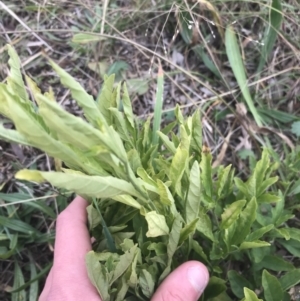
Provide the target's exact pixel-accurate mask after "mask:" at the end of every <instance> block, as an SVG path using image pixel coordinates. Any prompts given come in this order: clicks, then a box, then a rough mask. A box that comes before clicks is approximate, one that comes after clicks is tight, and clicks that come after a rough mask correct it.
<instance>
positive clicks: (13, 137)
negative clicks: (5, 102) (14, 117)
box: [0, 124, 30, 146]
mask: <svg viewBox="0 0 300 301" xmlns="http://www.w3.org/2000/svg"><path fill="white" fill-rule="evenodd" d="M0 139H1V140H4V141H8V142H13V143H17V144H22V145H27V146H30V142H28V141H27V139H26V138H25V136H23V135H22V134H21V133H19V132H17V131H15V130H10V129H6V128H5V127H4V126H3V125H2V124H0Z"/></svg>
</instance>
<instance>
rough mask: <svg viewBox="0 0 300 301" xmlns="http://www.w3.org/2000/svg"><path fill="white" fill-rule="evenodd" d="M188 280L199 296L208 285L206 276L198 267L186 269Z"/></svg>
mask: <svg viewBox="0 0 300 301" xmlns="http://www.w3.org/2000/svg"><path fill="white" fill-rule="evenodd" d="M187 274H188V280H189V282H190V284H191V285H192V286H193V288H194V289H195V290H196V292H197V293H198V294H199V296H200V295H201V294H202V293H203V291H204V289H205V288H206V285H207V283H208V275H207V273H206V272H205V271H203V269H201V268H200V267H197V266H194V267H190V268H189V269H188V272H187Z"/></svg>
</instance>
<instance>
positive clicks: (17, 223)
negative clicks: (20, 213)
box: [0, 215, 41, 235]
mask: <svg viewBox="0 0 300 301" xmlns="http://www.w3.org/2000/svg"><path fill="white" fill-rule="evenodd" d="M0 225H1V226H3V227H6V228H8V229H11V230H14V231H16V232H21V233H25V234H36V235H41V234H40V233H39V231H38V230H36V229H35V228H33V227H32V226H31V225H29V224H27V223H25V222H23V221H21V220H19V219H13V218H8V217H6V216H1V215H0Z"/></svg>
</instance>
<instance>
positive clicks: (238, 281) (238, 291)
mask: <svg viewBox="0 0 300 301" xmlns="http://www.w3.org/2000/svg"><path fill="white" fill-rule="evenodd" d="M227 276H228V280H229V283H230V287H231V290H232V292H233V293H234V294H235V295H236V296H237V297H238V298H243V297H244V288H248V289H253V286H252V284H251V283H250V282H249V281H248V280H247V279H246V278H244V277H243V276H241V275H240V274H239V273H238V272H236V271H234V270H231V271H229V272H228V273H227Z"/></svg>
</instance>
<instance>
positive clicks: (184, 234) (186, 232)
mask: <svg viewBox="0 0 300 301" xmlns="http://www.w3.org/2000/svg"><path fill="white" fill-rule="evenodd" d="M198 220H199V218H198V217H197V218H196V219H195V220H193V221H192V222H190V223H189V224H187V225H186V226H184V227H183V228H182V229H181V231H180V239H179V244H182V243H183V242H184V241H185V240H186V239H188V237H189V236H191V237H193V235H194V233H195V230H196V225H197V222H198Z"/></svg>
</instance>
